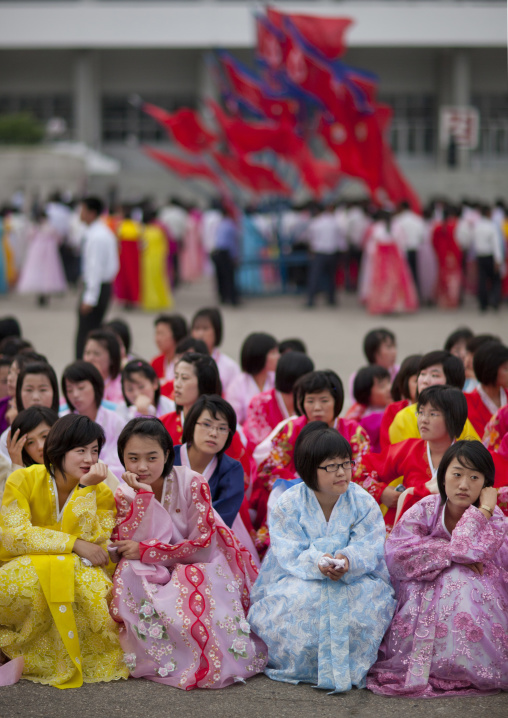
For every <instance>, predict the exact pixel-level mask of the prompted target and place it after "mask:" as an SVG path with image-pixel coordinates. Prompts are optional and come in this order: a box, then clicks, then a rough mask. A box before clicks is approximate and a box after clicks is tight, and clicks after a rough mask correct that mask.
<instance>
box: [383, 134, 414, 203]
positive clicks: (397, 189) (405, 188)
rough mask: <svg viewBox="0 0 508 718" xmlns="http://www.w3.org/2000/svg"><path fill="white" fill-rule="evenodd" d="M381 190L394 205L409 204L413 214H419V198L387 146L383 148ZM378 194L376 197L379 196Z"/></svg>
mask: <svg viewBox="0 0 508 718" xmlns="http://www.w3.org/2000/svg"><path fill="white" fill-rule="evenodd" d="M381 188H382V189H384V190H385V192H386V194H387V195H388V197H389V199H391V201H392V202H394V203H395V204H399V202H403V201H404V200H405V201H407V202H409V204H410V206H411V209H412V210H413V212H417V213H418V214H421V211H422V206H421V202H420V198H419V197H418V195H417V194H416V192H415V191H414V189H413V188H412V187H411V185H410V184H409V182H408V181H407V180H406V178H405V177H404V175H403V174H402V172H401V170H400V168H399V166H398V164H397V162H396V160H395V157H394V156H393V153H392V150H391V148H390V147H389V145H388V144H386V143H385V144H384V146H383V173H382V179H381ZM379 194H380V193H379V192H378V193H377V195H378V196H379Z"/></svg>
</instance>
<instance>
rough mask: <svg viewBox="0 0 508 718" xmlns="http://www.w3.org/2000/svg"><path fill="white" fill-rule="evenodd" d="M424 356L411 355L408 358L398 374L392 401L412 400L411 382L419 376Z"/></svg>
mask: <svg viewBox="0 0 508 718" xmlns="http://www.w3.org/2000/svg"><path fill="white" fill-rule="evenodd" d="M422 356H423V355H422V354H411V355H410V356H408V357H406V358H405V359H404V361H403V362H402V364H401V365H400V369H399V371H398V372H397V376H396V377H395V379H394V380H393V383H392V399H393V401H400V400H401V399H411V392H410V391H409V380H410V379H411V377H412V376H417V375H418V368H419V366H420V361H421V359H422Z"/></svg>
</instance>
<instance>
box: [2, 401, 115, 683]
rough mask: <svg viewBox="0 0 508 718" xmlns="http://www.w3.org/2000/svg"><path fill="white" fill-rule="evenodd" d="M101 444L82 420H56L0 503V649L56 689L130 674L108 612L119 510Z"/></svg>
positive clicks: (94, 427)
mask: <svg viewBox="0 0 508 718" xmlns="http://www.w3.org/2000/svg"><path fill="white" fill-rule="evenodd" d="M103 443H104V432H103V430H102V428H101V427H100V426H99V425H98V424H96V423H95V422H93V421H91V420H90V419H89V418H88V417H86V416H77V415H74V414H71V415H69V416H65V417H63V418H61V419H59V420H58V421H57V422H56V423H55V424H54V425H53V426H52V427H51V429H50V431H49V433H48V435H47V437H46V441H45V445H44V465H40V464H34V465H33V466H29V467H28V468H24V469H19V470H17V471H15V472H14V473H13V474H11V476H10V477H9V478H8V480H7V483H6V487H5V492H4V496H3V501H2V509H1V512H0V530H1V533H2V541H1V544H0V561H2V562H4V563H3V565H2V566H1V567H0V627H1V628H0V650H1V651H3V652H4V653H5V654H6V655H7V656H8V657H9V658H11V659H15V658H20V659H21V658H22V659H23V663H24V667H23V673H22V677H23V678H26V679H29V680H32V681H35V682H37V683H46V684H49V685H53V686H57V687H58V688H76V687H78V686H80V685H82V683H83V682H88V683H94V682H97V681H111V680H116V679H118V678H127V676H128V671H127V669H126V667H125V664H124V662H123V654H122V651H121V648H120V644H119V642H118V630H117V627H116V625H115V623H114V621H113V620H112V619H111V617H110V615H109V612H108V600H109V599H110V596H111V589H112V582H111V579H110V574H109V573H108V571H107V566H108V563H109V559H108V553H107V551H106V544H107V542H108V540H109V537H110V535H111V531H112V530H113V527H114V525H115V514H116V509H115V501H114V498H113V494H112V492H111V491H110V489H109V488H108V487H107V486H106V485H105V484H104V479H105V478H106V476H107V466H106V465H105V464H102V463H98V459H99V453H100V449H101V447H102V444H103ZM8 667H9V664H7V665H6V666H5V667H4V669H2V671H3V670H5V669H7V668H8ZM18 677H19V675H18ZM13 680H15V678H14V679H13ZM1 681H2V677H1V675H0V684H1ZM11 682H13V681H11Z"/></svg>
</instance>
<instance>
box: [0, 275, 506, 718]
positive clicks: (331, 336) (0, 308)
mask: <svg viewBox="0 0 508 718" xmlns="http://www.w3.org/2000/svg"><path fill="white" fill-rule="evenodd" d="M76 303H77V297H76V296H75V295H73V294H71V293H70V294H69V295H67V296H66V297H63V298H59V299H55V300H52V302H51V306H50V307H49V308H46V309H39V308H38V307H36V306H35V303H34V302H33V301H32V300H31V299H28V298H23V299H19V298H16V297H13V296H11V297H8V298H2V299H0V316H5V315H7V314H15V315H16V316H18V318H19V319H20V321H21V324H22V327H23V332H24V335H25V336H26V337H27V338H30V339H31V340H32V341H33V343H34V345H35V346H36V348H37V349H38V351H40V352H42V353H44V354H46V355H47V356H48V358H49V359H50V360H51V362H52V363H53V365H54V367H55V369H56V370H57V371H58V372H61V370H62V369H63V368H64V366H65V365H66V364H67V363H68V362H70V361H72V359H73V342H74V332H75V314H74V310H75V306H76ZM210 303H213V293H212V290H211V287H210V284H209V282H207V281H204V282H202V283H201V284H199V285H197V286H196V285H195V286H193V287H190V288H184V289H183V290H181V291H180V292H179V294H178V295H177V306H176V308H175V311H180V312H182V313H183V314H184V315H185V316H187V317H188V318H190V317H191V316H192V314H193V312H194V311H195V310H196V309H198V308H199V307H200V306H204V305H207V304H210ZM302 305H303V299H302V298H297V297H282V298H276V299H273V298H270V299H268V298H266V299H255V300H247V301H246V302H245V304H244V305H243V306H242V307H240V308H238V309H227V310H225V311H224V317H225V325H226V333H225V340H224V347H223V348H224V351H225V352H226V353H228V354H230V355H231V356H233V357H234V358H238V354H239V349H240V346H241V343H242V341H243V339H244V338H245V336H246V335H247V334H249V333H250V332H252V331H267V332H271V333H273V334H274V335H275V336H276V337H277V338H278V339H285V338H288V337H292V336H299V337H301V338H302V339H303V340H304V341H305V342H306V343H307V346H308V350H309V354H310V355H311V356H312V357H313V359H314V361H315V364H316V367H317V368H325V367H329V368H332V369H335V370H336V371H337V372H338V373H339V375H340V376H341V377H342V378H343V379H344V380H346V381H347V377H348V376H349V375H350V374H351V373H352V372H353V371H354V370H355V369H357V368H358V366H359V365H360V364H361V363H363V361H364V358H363V355H362V351H361V344H362V338H363V335H364V334H365V333H366V332H367V331H368V330H369V329H371V328H372V327H375V326H387V327H388V328H390V329H392V330H393V331H394V332H395V334H396V335H397V339H398V346H399V359H400V360H401V359H403V358H404V356H406V355H407V354H409V353H414V352H424V351H428V350H431V349H437V348H440V347H442V345H443V342H444V340H445V338H446V336H447V335H448V334H449V333H450V332H451V331H453V329H455V328H456V327H457V326H459V325H464V324H466V325H468V326H470V327H471V328H472V329H473V331H476V332H480V331H481V332H494V333H496V334H498V335H500V336H501V337H502V338H503V339H504V341H505V343H506V342H508V307H506V306H505V307H503V309H502V310H501V311H500V312H499V313H497V314H494V313H492V314H486V315H480V314H479V313H478V310H477V308H476V305H475V304H474V302H472V301H468V302H467V303H466V306H465V307H464V308H461V309H460V310H458V311H455V312H451V311H448V312H444V311H437V310H428V309H425V310H422V311H421V312H420V313H419V314H417V315H414V316H409V317H407V316H406V317H390V318H385V317H377V318H376V317H370V316H368V315H366V314H365V312H364V311H363V309H361V308H360V307H359V306H358V305H357V303H356V300H355V299H354V298H353V297H345V298H341V305H340V306H339V307H337V308H334V309H329V308H327V307H322V308H321V307H318V308H316V309H314V310H304V309H303V308H302ZM110 316H124V317H125V318H126V319H127V321H129V323H130V325H131V327H132V330H133V334H134V337H135V340H134V347H133V348H134V351H135V352H137V353H138V354H140V355H141V356H144V357H147V358H150V357H152V356H153V355H154V354H155V353H156V350H155V346H154V344H153V326H152V325H153V317H154V315H150V314H143V313H141V312H137V311H136V312H130V313H128V314H127V313H125V312H123V311H120V310H116V309H113V311H112V312H111V313H110ZM507 670H508V669H507ZM441 715H442V716H445V717H446V718H482V717H483V716H485V717H487V718H498V717H499V718H506V716H508V695H507V694H506V693H504V694H500V695H497V696H489V697H484V698H460V699H459V698H452V699H450V698H449V699H443V700H433V701H415V700H411V699H393V698H391V699H387V698H381V697H378V696H374V695H373V694H371V693H369V692H368V691H357V690H353V691H351V692H350V693H348V694H346V695H338V696H328V695H327V694H326V693H325V692H323V691H316V690H314V689H313V688H312V687H310V686H291V685H288V684H284V683H275V682H273V681H270V680H269V679H268V678H266V677H265V676H259V677H256V678H254V679H252V680H250V681H249V682H248V684H247V685H235V686H231V687H229V688H226V689H224V690H222V691H214V692H205V691H192V692H190V693H184V692H182V691H179V690H177V689H173V688H168V687H166V686H161V685H159V684H156V683H150V682H148V681H134V680H130V681H128V682H127V683H125V682H121V683H113V684H111V683H110V684H102V685H86V686H83V687H82V688H80V689H79V690H68V691H59V690H57V689H56V688H50V687H47V686H40V685H36V684H32V683H29V682H28V681H21V682H20V683H19V684H17V685H16V686H12V687H8V688H2V689H0V718H14V717H15V716H20V717H22V718H71V717H74V716H80V718H88V716H90V717H92V716H93V718H97V716H112V717H113V716H122V717H124V718H137V717H138V716H143V718H187V716H197V717H199V718H201V717H202V718H233V717H234V718H236V717H238V718H272V717H273V718H285V717H286V716H287V717H288V718H289V717H290V718H293V717H294V718H308V716H314V717H315V718H346V717H347V718H349V717H350V716H351V717H353V716H354V717H355V718H373V717H374V716H375V717H376V718H388V717H391V716H404V717H405V718H429V717H430V718H434V716H441Z"/></svg>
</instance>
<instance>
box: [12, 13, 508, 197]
mask: <svg viewBox="0 0 508 718" xmlns="http://www.w3.org/2000/svg"><path fill="white" fill-rule="evenodd" d="M274 4H275V5H276V6H277V7H278V8H279V9H281V10H287V11H296V12H313V13H317V14H323V15H327V14H332V15H337V16H339V15H340V16H347V17H351V18H353V19H354V21H355V24H354V26H353V27H352V28H351V29H350V31H349V32H348V36H347V37H348V47H349V49H348V52H347V54H346V56H345V59H346V61H347V62H349V63H350V64H352V65H356V66H359V67H363V68H365V69H368V70H372V71H374V72H376V73H377V74H378V75H379V77H380V84H379V97H380V99H381V100H384V101H388V102H389V103H390V104H391V105H392V107H393V109H394V119H393V123H392V129H391V137H390V140H391V143H392V146H393V148H394V150H395V152H396V154H397V156H398V158H399V161H400V162H401V164H402V166H403V168H404V169H405V170H406V172H407V173H408V174H409V176H410V178H411V179H412V181H413V182H414V183H415V186H416V188H417V189H418V190H419V191H420V192H421V193H422V194H423V195H428V194H429V193H431V192H432V191H436V190H437V189H439V190H440V191H443V192H447V193H448V194H450V195H451V196H454V195H456V194H457V192H456V191H455V188H459V187H460V192H464V191H466V192H468V193H470V194H471V193H474V190H475V187H477V188H478V190H479V194H482V193H483V194H485V193H489V194H491V193H495V194H496V196H497V195H498V194H499V195H503V194H504V195H506V196H508V172H507V170H508V82H507V65H506V32H507V22H506V20H507V18H506V2H504V0H471V1H467V0H464V1H462V0H377V1H376V0H356V1H355V0H350V1H349V2H347V1H346V2H340V1H337V2H325V1H324V0H323V1H320V0H316V1H314V2H313V1H311V0H308V1H307V2H305V3H302V2H300V3H298V2H276V3H274ZM256 9H259V4H258V3H252V2H238V1H233V0H231V1H230V0H185V1H182V0H180V1H179V2H178V1H176V0H174V1H172V0H159V1H157V0H150V1H146V2H144V1H142V0H138V1H137V2H128V1H127V0H107V1H106V0H73V1H72V0H53V2H50V1H48V0H45V1H42V0H41V1H36V0H32V1H30V2H28V1H25V0H17V1H16V2H13V1H12V0H11V1H10V2H6V1H5V0H0V113H5V112H12V111H18V110H24V109H27V110H30V111H32V112H33V113H34V114H35V115H36V116H37V117H39V118H40V119H41V120H44V121H47V120H49V119H50V118H52V117H61V118H63V119H64V120H65V121H66V123H67V128H68V130H67V137H68V138H71V139H75V140H78V141H81V142H85V143H87V144H88V145H89V146H91V147H94V148H96V149H101V150H102V151H104V152H106V153H108V154H111V155H113V156H115V157H117V158H119V159H120V160H121V161H122V163H123V167H124V171H122V173H121V177H120V179H119V185H120V189H121V190H122V191H123V190H125V192H127V193H133V192H137V191H141V189H142V187H145V188H147V190H148V191H150V192H152V193H153V192H155V193H156V194H157V195H160V194H161V193H163V194H164V193H166V190H167V187H168V185H169V184H170V183H169V182H168V180H167V175H166V174H165V173H164V172H163V171H162V170H160V169H158V168H156V167H155V166H154V165H153V164H152V163H151V162H149V161H148V160H146V159H145V158H144V157H143V156H142V154H141V152H140V151H139V147H138V145H139V143H144V142H146V143H149V144H152V145H153V144H161V145H164V144H165V143H166V142H167V139H166V135H165V133H164V132H163V131H161V129H160V128H159V127H158V126H157V124H156V123H155V122H154V121H153V120H152V119H151V118H149V117H146V116H144V115H143V114H142V113H141V112H140V111H139V110H138V109H137V108H135V107H134V106H133V105H132V104H131V103H130V102H129V99H130V98H131V97H132V96H133V95H140V96H141V97H142V98H143V99H144V100H146V101H150V102H154V103H156V104H160V105H161V106H163V107H165V108H167V109H169V110H173V109H176V108H178V107H181V106H190V107H199V106H200V104H201V102H202V100H203V98H204V97H205V96H206V95H207V94H209V93H211V92H213V83H212V81H211V78H210V74H209V70H208V66H207V63H206V60H205V58H206V54H207V52H209V51H210V50H211V49H212V48H216V47H222V48H226V49H228V50H230V51H232V52H234V53H235V54H236V55H237V56H238V57H239V58H240V59H243V60H245V61H247V62H250V61H251V60H252V55H253V46H254V42H255V36H254V32H255V30H254V23H253V20H252V12H253V11H254V10H256ZM448 105H459V106H473V107H476V108H477V109H478V111H479V113H480V133H479V143H478V147H477V148H476V149H475V150H473V151H466V152H461V153H460V156H459V167H458V168H456V169H454V170H453V171H452V170H448V169H447V167H446V162H447V157H446V150H445V149H443V148H442V147H440V144H439V115H440V108H441V107H443V106H448ZM472 175H474V178H472ZM452 181H454V182H453V187H452V186H451V185H450V183H451V182H452Z"/></svg>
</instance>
